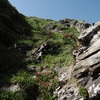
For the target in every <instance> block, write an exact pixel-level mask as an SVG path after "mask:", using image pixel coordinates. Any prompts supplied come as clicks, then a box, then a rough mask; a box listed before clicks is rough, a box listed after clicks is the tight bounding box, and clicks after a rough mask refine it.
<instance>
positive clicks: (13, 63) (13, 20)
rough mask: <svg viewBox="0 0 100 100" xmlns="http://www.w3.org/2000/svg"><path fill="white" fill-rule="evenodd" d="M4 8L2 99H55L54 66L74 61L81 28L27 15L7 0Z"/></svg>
mask: <svg viewBox="0 0 100 100" xmlns="http://www.w3.org/2000/svg"><path fill="white" fill-rule="evenodd" d="M0 12H1V14H0V80H1V81H0V99H1V100H8V99H10V100H15V98H18V99H19V100H32V99H33V100H37V98H38V99H39V100H47V98H49V99H48V100H53V99H54V100H55V98H54V97H53V91H54V89H55V88H56V87H57V86H58V83H57V78H56V77H57V72H56V71H55V70H54V68H55V69H57V68H59V67H61V68H63V67H68V66H70V65H73V62H74V58H73V56H72V51H73V49H75V48H76V41H77V36H78V34H79V32H78V31H77V29H76V28H75V27H74V25H73V26H71V24H70V23H71V22H69V23H68V22H67V23H68V24H70V25H66V22H64V23H61V22H60V21H53V20H50V19H41V18H37V17H26V16H24V15H22V14H20V13H19V12H18V11H17V10H16V9H15V8H14V7H12V6H11V4H10V3H9V2H8V1H7V0H0ZM70 21H71V20H70ZM73 21H75V20H72V22H73ZM77 22H78V21H77ZM82 25H83V24H82ZM2 77H3V78H2ZM42 91H44V93H43V92H42Z"/></svg>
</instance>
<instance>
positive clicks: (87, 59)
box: [55, 22, 100, 100]
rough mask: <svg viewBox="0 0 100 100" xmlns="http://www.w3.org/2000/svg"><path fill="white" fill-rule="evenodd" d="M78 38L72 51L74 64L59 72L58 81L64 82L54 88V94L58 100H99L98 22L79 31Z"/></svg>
mask: <svg viewBox="0 0 100 100" xmlns="http://www.w3.org/2000/svg"><path fill="white" fill-rule="evenodd" d="M78 39H79V41H80V44H79V45H78V49H77V50H74V53H73V54H74V55H76V56H75V59H76V61H75V65H74V66H72V67H70V68H68V69H66V72H65V73H63V72H62V73H61V74H60V77H59V78H60V80H59V81H60V82H61V83H62V84H63V83H64V82H65V83H64V84H63V86H61V87H59V88H58V89H56V91H55V94H57V95H58V100H99V99H100V22H97V23H95V24H94V25H92V26H90V27H89V28H87V29H86V30H84V31H83V32H81V33H80V35H79V37H78ZM70 69H71V76H70V77H69V75H68V74H69V70H70ZM61 76H62V77H61Z"/></svg>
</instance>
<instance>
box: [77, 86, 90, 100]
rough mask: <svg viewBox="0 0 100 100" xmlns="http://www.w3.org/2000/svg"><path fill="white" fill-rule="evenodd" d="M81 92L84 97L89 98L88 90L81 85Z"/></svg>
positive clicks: (85, 99) (86, 99)
mask: <svg viewBox="0 0 100 100" xmlns="http://www.w3.org/2000/svg"><path fill="white" fill-rule="evenodd" d="M79 93H80V95H81V96H82V97H83V98H84V100H88V99H89V95H88V91H87V90H86V89H85V88H83V87H81V88H80V90H79Z"/></svg>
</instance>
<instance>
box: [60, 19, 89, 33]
mask: <svg viewBox="0 0 100 100" xmlns="http://www.w3.org/2000/svg"><path fill="white" fill-rule="evenodd" d="M59 22H60V23H61V24H64V26H68V27H75V28H76V29H77V30H78V31H79V32H81V31H83V30H85V29H86V28H88V27H89V26H90V24H89V23H87V22H85V21H78V20H73V19H64V20H60V21H59Z"/></svg>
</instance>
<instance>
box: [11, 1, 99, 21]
mask: <svg viewBox="0 0 100 100" xmlns="http://www.w3.org/2000/svg"><path fill="white" fill-rule="evenodd" d="M9 1H10V3H11V4H12V5H13V6H15V7H16V8H17V10H18V11H19V12H20V13H22V14H24V15H26V16H36V17H39V18H46V19H53V20H61V19H65V18H71V19H77V20H85V21H87V22H89V23H94V22H97V21H100V0H9Z"/></svg>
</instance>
